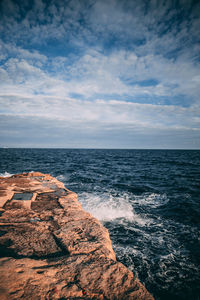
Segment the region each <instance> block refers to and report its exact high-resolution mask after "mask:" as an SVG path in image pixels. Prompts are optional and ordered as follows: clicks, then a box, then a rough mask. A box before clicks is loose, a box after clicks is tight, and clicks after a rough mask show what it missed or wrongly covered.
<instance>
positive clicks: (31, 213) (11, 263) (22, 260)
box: [0, 172, 153, 300]
mask: <svg viewBox="0 0 200 300" xmlns="http://www.w3.org/2000/svg"><path fill="white" fill-rule="evenodd" d="M0 299H1V300H3V299H9V300H12V299H29V300H30V299H34V300H36V299H60V300H62V299H113V300H114V299H122V300H126V299H146V300H147V299H149V300H150V299H151V300H152V299H153V297H152V295H151V294H150V293H149V292H148V291H147V290H146V288H145V287H144V286H143V285H142V284H141V283H140V282H139V281H138V279H137V278H135V277H134V275H133V273H132V272H130V271H129V270H128V269H127V268H126V267H125V266H124V265H122V264H121V263H119V262H117V261H116V257H115V253H114V251H113V249H112V244H111V240H110V237H109V233H108V231H107V229H106V228H104V227H103V226H102V224H101V223H100V222H99V221H98V220H97V219H95V218H94V217H92V216H91V215H90V214H89V213H88V212H85V211H84V210H83V209H82V207H81V204H80V203H79V202H78V200H77V195H76V194H75V193H73V192H71V191H69V190H68V189H66V188H65V186H64V184H63V183H61V182H59V181H58V180H57V179H56V178H54V177H52V176H50V175H48V174H42V173H39V172H32V173H24V174H19V175H13V176H11V177H8V178H3V177H1V178H0Z"/></svg>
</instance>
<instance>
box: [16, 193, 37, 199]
mask: <svg viewBox="0 0 200 300" xmlns="http://www.w3.org/2000/svg"><path fill="white" fill-rule="evenodd" d="M32 197H33V193H14V196H13V197H12V200H31V199H32Z"/></svg>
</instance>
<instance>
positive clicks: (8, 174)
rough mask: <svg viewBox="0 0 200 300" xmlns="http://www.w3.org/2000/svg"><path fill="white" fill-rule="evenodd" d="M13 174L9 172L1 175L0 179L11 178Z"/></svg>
mask: <svg viewBox="0 0 200 300" xmlns="http://www.w3.org/2000/svg"><path fill="white" fill-rule="evenodd" d="M12 175H13V174H11V173H8V172H4V173H0V177H11V176H12Z"/></svg>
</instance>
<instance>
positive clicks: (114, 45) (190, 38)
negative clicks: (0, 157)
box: [0, 0, 200, 149]
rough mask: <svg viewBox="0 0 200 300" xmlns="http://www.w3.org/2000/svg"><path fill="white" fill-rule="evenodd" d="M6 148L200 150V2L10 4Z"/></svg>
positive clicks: (4, 29)
mask: <svg viewBox="0 0 200 300" xmlns="http://www.w3.org/2000/svg"><path fill="white" fill-rule="evenodd" d="M0 147H42V148H125V149H126V148H133V149H134V148H136V149H137V148H140V149H200V1H192V0H191V1H189V0H180V1H176V0H172V1H170V0H166V1H163V0H158V1H156V0H62V1H61V0H51V1H47V0H23V1H21V0H0Z"/></svg>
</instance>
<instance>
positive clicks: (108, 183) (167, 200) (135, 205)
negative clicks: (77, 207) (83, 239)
mask: <svg viewBox="0 0 200 300" xmlns="http://www.w3.org/2000/svg"><path fill="white" fill-rule="evenodd" d="M0 157H1V161H0V173H1V174H2V175H4V176H9V174H14V173H21V172H27V171H41V172H44V173H50V174H51V175H53V176H56V177H57V178H58V179H59V180H60V181H63V182H64V183H65V185H66V187H67V188H69V189H71V190H73V191H74V192H77V193H78V195H79V201H81V203H82V205H83V207H84V208H85V209H86V210H87V211H89V212H91V213H92V214H93V215H94V216H95V217H97V218H98V219H99V220H100V221H101V222H103V224H104V225H105V226H106V227H107V228H108V230H109V232H110V236H111V239H112V242H113V248H114V250H115V252H116V254H117V258H118V260H119V261H121V262H122V263H124V264H125V265H126V266H127V267H128V268H129V269H131V270H133V272H134V273H135V274H137V276H138V277H139V279H140V280H141V282H143V283H144V284H145V286H146V287H147V288H148V289H149V291H150V292H151V293H153V295H154V297H155V298H156V299H157V300H158V299H176V300H178V299H194V300H197V299H200V271H199V262H200V250H199V249H200V245H199V242H200V237H199V227H200V226H199V220H200V199H199V198H200V190H199V188H200V151H190V150H83V149H82V150H81V149H76V150H75V149H74V150H73V149H71V150H69V149H0Z"/></svg>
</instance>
